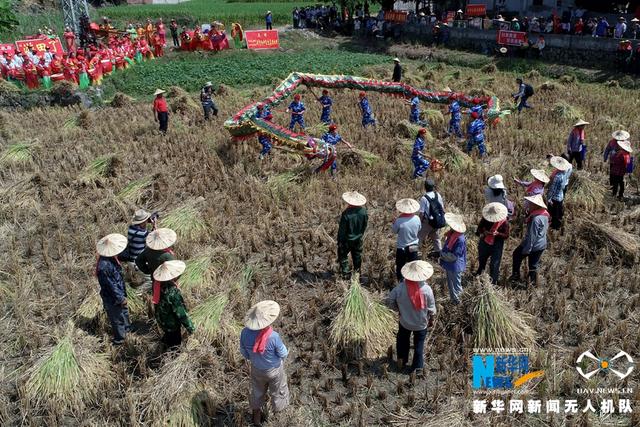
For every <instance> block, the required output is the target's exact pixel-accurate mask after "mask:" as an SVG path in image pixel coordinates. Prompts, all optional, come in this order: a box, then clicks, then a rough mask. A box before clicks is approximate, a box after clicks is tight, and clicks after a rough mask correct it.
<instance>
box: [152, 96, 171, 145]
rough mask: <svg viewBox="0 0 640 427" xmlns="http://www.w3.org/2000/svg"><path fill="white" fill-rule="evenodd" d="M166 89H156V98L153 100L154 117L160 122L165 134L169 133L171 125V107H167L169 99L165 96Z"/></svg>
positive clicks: (161, 131)
mask: <svg viewBox="0 0 640 427" xmlns="http://www.w3.org/2000/svg"><path fill="white" fill-rule="evenodd" d="M165 93H166V91H164V90H162V89H156V91H155V92H154V93H153V96H155V99H154V100H153V119H154V120H155V121H156V122H159V123H160V133H162V134H163V135H164V134H166V133H167V129H168V127H169V107H167V100H166V99H165V97H164V94H165Z"/></svg>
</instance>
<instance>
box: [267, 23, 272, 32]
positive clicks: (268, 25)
mask: <svg viewBox="0 0 640 427" xmlns="http://www.w3.org/2000/svg"><path fill="white" fill-rule="evenodd" d="M267 30H273V25H272V24H271V22H267Z"/></svg>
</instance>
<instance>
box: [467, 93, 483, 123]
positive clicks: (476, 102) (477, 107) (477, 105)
mask: <svg viewBox="0 0 640 427" xmlns="http://www.w3.org/2000/svg"><path fill="white" fill-rule="evenodd" d="M471 102H473V107H471V108H470V109H469V115H471V114H473V113H478V118H479V119H480V120H482V121H484V108H482V101H480V98H473V99H472V100H471Z"/></svg>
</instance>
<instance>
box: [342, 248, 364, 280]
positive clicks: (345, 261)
mask: <svg viewBox="0 0 640 427" xmlns="http://www.w3.org/2000/svg"><path fill="white" fill-rule="evenodd" d="M349 254H351V260H352V261H353V269H354V271H356V272H360V267H361V265H362V239H359V240H353V241H346V242H338V264H340V273H342V274H343V275H349V274H351V269H350V268H349Z"/></svg>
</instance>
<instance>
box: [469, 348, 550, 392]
mask: <svg viewBox="0 0 640 427" xmlns="http://www.w3.org/2000/svg"><path fill="white" fill-rule="evenodd" d="M474 353H475V354H474V355H473V358H472V366H471V367H472V369H473V382H472V388H473V389H474V390H511V389H514V388H518V387H520V386H522V385H523V384H524V383H526V382H527V381H530V380H532V379H534V378H537V377H541V376H542V375H544V371H530V370H529V353H528V351H527V350H504V351H487V352H485V351H481V352H480V351H475V352H474ZM478 353H480V354H478Z"/></svg>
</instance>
